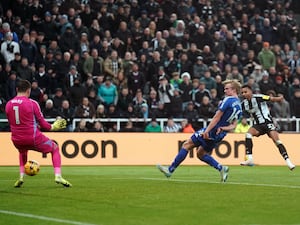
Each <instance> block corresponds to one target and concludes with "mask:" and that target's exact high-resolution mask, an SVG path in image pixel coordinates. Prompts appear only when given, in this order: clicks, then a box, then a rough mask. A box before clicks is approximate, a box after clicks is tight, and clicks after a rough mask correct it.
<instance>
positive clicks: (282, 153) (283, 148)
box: [277, 144, 289, 159]
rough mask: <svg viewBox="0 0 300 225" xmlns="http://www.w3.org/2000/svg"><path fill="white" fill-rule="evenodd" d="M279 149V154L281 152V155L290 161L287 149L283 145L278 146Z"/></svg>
mask: <svg viewBox="0 0 300 225" xmlns="http://www.w3.org/2000/svg"><path fill="white" fill-rule="evenodd" d="M277 148H278V149H279V152H280V154H281V155H282V157H283V158H284V159H288V158H289V156H288V154H287V151H286V149H285V147H284V145H283V144H279V145H277Z"/></svg>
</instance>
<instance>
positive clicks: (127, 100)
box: [117, 87, 133, 115]
mask: <svg viewBox="0 0 300 225" xmlns="http://www.w3.org/2000/svg"><path fill="white" fill-rule="evenodd" d="M132 99H133V98H132V95H131V94H130V93H129V90H128V88H127V87H123V88H122V89H121V91H120V92H119V97H118V103H117V107H118V109H119V110H120V114H121V115H122V114H124V113H125V112H126V111H127V109H128V106H129V104H132Z"/></svg>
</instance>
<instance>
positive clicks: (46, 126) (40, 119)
mask: <svg viewBox="0 0 300 225" xmlns="http://www.w3.org/2000/svg"><path fill="white" fill-rule="evenodd" d="M32 105H33V111H34V117H35V119H36V121H37V122H38V124H39V126H40V128H41V129H42V130H46V131H49V130H50V129H51V124H50V123H48V122H47V121H46V120H45V118H44V116H43V113H42V111H41V108H40V106H39V104H38V103H37V102H36V101H33V100H32Z"/></svg>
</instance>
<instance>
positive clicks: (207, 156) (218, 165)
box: [201, 154, 222, 171]
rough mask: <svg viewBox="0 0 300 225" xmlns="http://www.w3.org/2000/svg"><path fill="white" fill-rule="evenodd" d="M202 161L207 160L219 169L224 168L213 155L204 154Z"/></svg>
mask: <svg viewBox="0 0 300 225" xmlns="http://www.w3.org/2000/svg"><path fill="white" fill-rule="evenodd" d="M201 161H203V162H206V163H207V164H208V165H210V166H212V167H214V168H216V169H217V170H219V171H221V170H222V165H221V164H219V163H218V162H217V161H216V160H215V159H214V158H213V157H212V156H211V155H207V154H206V155H204V156H203V157H202V159H201Z"/></svg>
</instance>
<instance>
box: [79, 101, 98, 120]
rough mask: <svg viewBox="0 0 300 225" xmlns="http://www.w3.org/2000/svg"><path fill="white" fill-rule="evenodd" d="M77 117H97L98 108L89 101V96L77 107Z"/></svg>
mask: <svg viewBox="0 0 300 225" xmlns="http://www.w3.org/2000/svg"><path fill="white" fill-rule="evenodd" d="M75 117H78V118H92V119H94V118H95V117H96V110H95V108H94V105H93V104H92V103H91V102H90V101H89V99H88V98H87V97H83V98H82V101H81V104H79V106H78V107H77V108H76V111H75Z"/></svg>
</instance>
